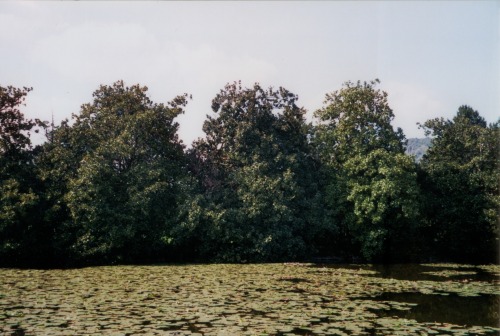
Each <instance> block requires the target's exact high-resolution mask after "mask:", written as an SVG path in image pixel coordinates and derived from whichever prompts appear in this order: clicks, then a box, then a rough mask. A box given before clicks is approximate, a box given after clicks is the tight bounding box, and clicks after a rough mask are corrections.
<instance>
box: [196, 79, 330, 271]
mask: <svg viewBox="0 0 500 336" xmlns="http://www.w3.org/2000/svg"><path fill="white" fill-rule="evenodd" d="M296 101H297V96H296V95H294V94H292V93H290V92H289V91H287V90H285V89H283V88H279V89H278V90H274V89H272V88H270V89H268V90H264V89H262V88H261V87H260V86H259V85H258V84H255V85H254V87H253V88H251V89H243V88H242V87H241V85H240V84H239V83H234V84H229V85H227V86H226V87H225V89H224V90H222V91H221V92H220V93H219V94H218V95H217V96H216V97H215V98H214V100H213V103H212V108H213V111H214V112H215V113H216V115H215V116H209V117H208V120H207V121H206V122H205V124H204V126H203V129H204V131H205V133H206V138H205V139H202V140H200V141H198V142H197V143H195V145H194V150H193V156H194V157H196V159H197V160H198V161H197V162H198V163H199V166H200V167H201V168H200V170H199V172H198V174H199V176H200V178H201V182H202V185H203V188H204V194H205V197H206V199H207V201H208V207H209V210H208V212H207V213H208V221H209V223H210V224H209V225H210V226H209V227H208V228H209V229H208V230H207V232H206V236H207V238H208V241H207V245H205V247H204V249H205V251H206V252H205V253H206V254H207V255H213V257H214V258H215V259H219V260H228V261H270V260H283V259H294V258H298V257H300V256H303V255H305V254H306V252H307V251H306V241H307V240H308V239H310V237H311V235H314V233H315V230H316V228H317V227H318V226H319V223H320V221H321V219H320V217H321V215H319V214H318V211H320V207H319V206H317V205H316V204H318V202H319V201H320V199H321V198H320V197H319V187H318V184H317V183H318V180H317V175H315V170H316V169H315V165H316V164H317V162H316V161H315V160H314V159H313V155H312V152H311V148H310V146H309V143H308V140H307V138H308V134H309V130H310V126H309V125H307V124H306V123H305V119H304V113H305V111H304V110H303V109H301V108H299V107H298V106H297V105H296Z"/></svg>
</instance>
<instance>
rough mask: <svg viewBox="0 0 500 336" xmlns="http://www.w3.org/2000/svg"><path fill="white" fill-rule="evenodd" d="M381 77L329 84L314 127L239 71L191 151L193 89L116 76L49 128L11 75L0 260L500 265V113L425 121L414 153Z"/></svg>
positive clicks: (2, 138) (283, 94) (1, 150)
mask: <svg viewBox="0 0 500 336" xmlns="http://www.w3.org/2000/svg"><path fill="white" fill-rule="evenodd" d="M378 84H379V81H378V80H375V81H371V82H360V81H358V82H347V83H345V84H344V85H343V86H342V87H341V88H340V89H339V90H336V91H333V92H331V93H328V94H326V97H325V101H324V104H323V107H322V108H320V109H319V110H317V111H315V112H314V117H315V123H314V124H313V123H309V122H307V121H306V118H305V113H306V111H305V110H304V109H303V108H301V107H299V105H298V96H297V95H296V94H294V93H292V92H290V91H288V90H286V89H285V88H282V87H280V88H278V89H275V88H272V87H271V88H268V89H265V88H263V87H261V86H260V85H259V84H255V85H254V86H253V87H250V88H246V87H242V85H241V83H240V82H234V83H230V84H228V85H226V86H225V87H224V88H223V89H222V90H221V91H220V92H219V93H218V94H217V95H216V96H215V97H214V99H213V101H212V106H211V108H212V113H210V114H209V115H207V118H206V120H205V122H204V124H203V132H204V134H205V135H204V137H202V138H200V139H198V140H196V141H194V142H193V144H192V146H190V147H189V148H187V147H186V146H185V145H184V144H183V143H182V141H181V140H180V139H179V137H178V134H177V131H178V127H179V125H178V123H177V122H176V121H175V118H176V117H177V116H179V115H180V114H182V113H183V112H184V110H185V107H186V105H187V104H188V102H189V99H190V97H189V96H188V95H187V94H184V95H181V96H177V97H175V98H174V99H172V100H171V101H170V102H169V103H166V104H163V103H156V102H153V101H152V100H151V99H150V98H149V96H148V94H147V90H148V89H147V87H143V86H140V85H133V86H126V85H125V84H124V82H123V81H118V82H116V83H114V84H112V85H109V86H106V85H101V86H100V87H99V88H98V89H97V90H96V91H95V92H94V94H93V101H92V102H90V103H87V104H84V105H82V107H81V110H80V112H79V113H78V114H76V115H73V116H72V118H71V120H64V121H62V122H61V123H60V124H59V125H53V124H49V123H48V122H45V121H40V120H30V119H26V118H25V117H24V115H23V113H22V111H21V108H22V106H23V105H24V102H25V98H26V96H27V95H28V94H29V92H30V91H31V88H15V87H12V86H7V87H1V86H0V123H1V124H0V127H1V128H0V132H1V133H0V154H1V156H0V265H1V266H29V267H56V266H57V267H67V266H82V265H92V264H114V263H155V262H274V261H295V260H315V259H314V258H333V259H335V260H344V261H358V260H360V261H370V262H417V261H460V262H495V261H496V260H497V259H496V258H497V251H498V250H497V248H498V218H499V208H500V195H499V183H498V182H499V178H500V176H499V174H500V173H499V169H498V165H499V157H498V153H499V141H498V140H499V122H496V123H494V124H490V125H487V123H486V121H485V120H484V118H482V117H481V116H480V115H479V113H478V112H477V111H475V110H474V109H473V108H471V107H469V106H460V107H459V108H458V112H457V113H456V115H455V116H454V118H453V119H452V120H445V119H443V118H437V119H432V120H428V121H425V122H424V123H423V124H421V125H420V127H422V128H423V129H424V130H425V132H426V135H427V136H430V137H431V138H432V143H431V147H430V148H429V150H428V151H427V153H426V154H425V155H424V156H423V158H422V159H421V160H420V161H419V162H418V163H417V162H415V160H414V158H413V157H411V156H409V155H407V154H405V146H406V138H405V136H404V134H403V132H402V130H401V129H399V128H398V129H395V128H394V127H393V126H392V124H391V122H392V120H393V118H394V113H393V111H392V109H391V108H390V106H389V104H388V100H387V96H388V95H387V93H386V92H384V91H381V90H380V89H378V88H377V85H378ZM31 132H44V133H45V135H46V141H45V142H44V143H43V144H41V145H36V146H34V145H33V144H32V143H31V140H30V133H31Z"/></svg>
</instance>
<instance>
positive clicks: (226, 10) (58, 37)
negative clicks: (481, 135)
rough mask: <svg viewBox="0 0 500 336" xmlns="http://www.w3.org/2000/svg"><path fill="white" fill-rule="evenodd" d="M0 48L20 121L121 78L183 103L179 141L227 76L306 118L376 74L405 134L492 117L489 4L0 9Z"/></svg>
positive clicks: (494, 4) (497, 33)
mask: <svg viewBox="0 0 500 336" xmlns="http://www.w3.org/2000/svg"><path fill="white" fill-rule="evenodd" d="M0 45H1V49H0V85H2V86H7V85H13V86H16V87H23V86H27V87H33V91H32V92H30V93H29V95H28V99H27V102H26V103H27V104H26V106H25V107H23V111H24V112H25V114H26V116H27V117H28V118H39V119H42V120H49V121H50V120H51V119H52V117H53V118H54V121H55V123H56V124H58V123H59V122H60V121H61V120H63V119H65V118H71V115H72V114H73V113H75V114H78V113H79V111H80V106H81V105H82V104H84V103H89V102H91V101H92V93H93V92H94V91H95V90H97V89H98V88H99V85H101V84H105V85H111V84H112V83H114V82H115V81H117V80H124V81H125V83H126V84H127V85H134V84H137V83H139V84H141V85H144V86H147V87H148V88H149V91H148V92H149V95H150V97H151V98H152V100H153V101H154V102H157V103H161V102H162V103H166V102H168V101H170V100H171V99H173V98H174V97H175V96H177V95H179V94H183V93H189V94H192V95H193V99H192V100H191V101H190V102H189V104H188V106H187V108H186V113H185V114H184V115H182V116H181V117H179V118H178V121H179V123H180V130H179V134H180V137H181V139H183V141H184V143H185V144H186V145H189V144H190V143H191V142H192V141H193V140H194V139H196V138H198V137H202V136H203V132H202V124H203V121H204V120H205V118H206V115H207V114H209V113H211V108H210V107H211V100H212V99H213V98H214V96H215V95H216V94H217V93H218V92H219V91H220V90H221V89H222V88H223V87H224V86H225V84H226V83H229V82H233V81H238V80H241V81H242V84H243V85H244V86H246V87H251V86H253V84H254V83H255V82H258V83H260V84H261V86H264V87H269V86H273V87H280V86H282V87H284V88H286V89H288V90H289V91H291V92H293V93H296V94H298V95H299V105H301V106H303V107H304V108H306V109H307V110H308V111H309V112H308V118H309V120H312V113H313V111H315V110H317V109H318V108H321V107H322V106H323V100H324V97H325V94H326V93H329V92H333V91H335V90H339V89H341V87H342V85H343V83H345V82H346V81H358V80H360V81H370V80H373V79H375V78H378V79H380V81H381V83H380V85H379V88H380V89H382V90H384V91H387V93H388V94H389V104H390V106H391V108H392V109H393V111H394V114H395V119H394V122H393V125H394V126H395V127H401V128H402V129H403V131H404V133H405V135H406V136H407V138H412V137H423V135H424V134H423V131H422V130H421V129H419V128H418V127H417V122H425V121H426V120H428V119H431V118H436V117H444V118H447V119H451V118H453V116H454V115H455V113H456V111H457V109H458V107H459V106H461V105H464V104H467V105H469V106H472V107H473V108H474V109H476V110H478V111H479V113H480V114H481V115H482V116H483V117H484V118H485V119H486V120H487V121H488V122H494V121H496V120H498V118H499V117H500V83H499V82H500V65H499V63H500V1H442V2H440V1H387V2H384V1H352V2H343V1H307V2H306V1H290V2H287V1H273V2H264V1H256V2H253V1H242V2H233V1H221V2H216V1H208V2H196V1H185V2H183V1H180V2H173V1H147V2H133V1H124V2H122V1H109V2H97V1H89V2H85V1H67V2H64V1H56V2H30V1H18V2H15V1H2V2H0Z"/></svg>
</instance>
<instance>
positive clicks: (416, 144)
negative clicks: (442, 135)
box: [406, 138, 432, 162]
mask: <svg viewBox="0 0 500 336" xmlns="http://www.w3.org/2000/svg"><path fill="white" fill-rule="evenodd" d="M431 141H432V139H431V138H409V139H408V143H407V145H406V154H408V155H414V156H415V161H417V162H419V161H420V160H421V159H422V157H423V156H424V154H425V153H426V152H427V150H428V149H429V147H430V146H431Z"/></svg>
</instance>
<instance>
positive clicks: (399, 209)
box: [314, 80, 418, 259]
mask: <svg viewBox="0 0 500 336" xmlns="http://www.w3.org/2000/svg"><path fill="white" fill-rule="evenodd" d="M378 82H379V81H378V80H376V81H372V82H369V83H367V82H364V83H361V82H357V83H352V82H347V83H345V85H344V87H343V88H342V89H340V90H338V91H334V92H333V93H331V94H327V95H326V100H325V106H324V107H323V108H321V109H319V110H318V111H316V112H315V116H316V117H317V118H319V125H318V126H317V130H316V133H315V137H314V143H315V145H316V148H317V150H318V152H319V154H320V157H321V159H322V161H323V163H324V164H325V166H326V170H327V174H328V180H327V206H328V207H329V208H330V211H331V216H332V218H333V219H332V220H335V221H337V222H338V223H339V232H338V233H339V240H340V241H339V242H337V243H342V242H343V244H345V245H343V246H342V245H340V246H339V247H337V249H339V248H340V247H343V248H346V246H347V248H349V240H353V241H354V243H355V246H359V248H360V250H361V253H362V255H363V257H365V258H366V259H374V258H380V257H388V253H389V252H390V251H391V249H392V248H394V245H395V244H396V242H395V241H396V239H398V240H405V239H408V238H409V236H410V235H411V224H412V222H413V221H414V220H415V218H416V215H417V213H418V186H417V184H416V167H415V165H414V164H413V162H412V160H411V159H410V158H409V157H406V156H405V154H404V144H405V138H404V135H403V133H402V131H401V129H397V130H394V129H393V127H392V125H391V121H392V119H393V118H394V114H393V112H392V110H391V108H390V107H389V104H388V102H387V93H385V92H383V91H380V90H379V89H376V88H375V85H376V84H377V83H378ZM346 241H347V242H346ZM355 246H354V247H352V246H351V247H350V249H351V251H353V250H355V249H356V247H355ZM334 248H335V247H334Z"/></svg>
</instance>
